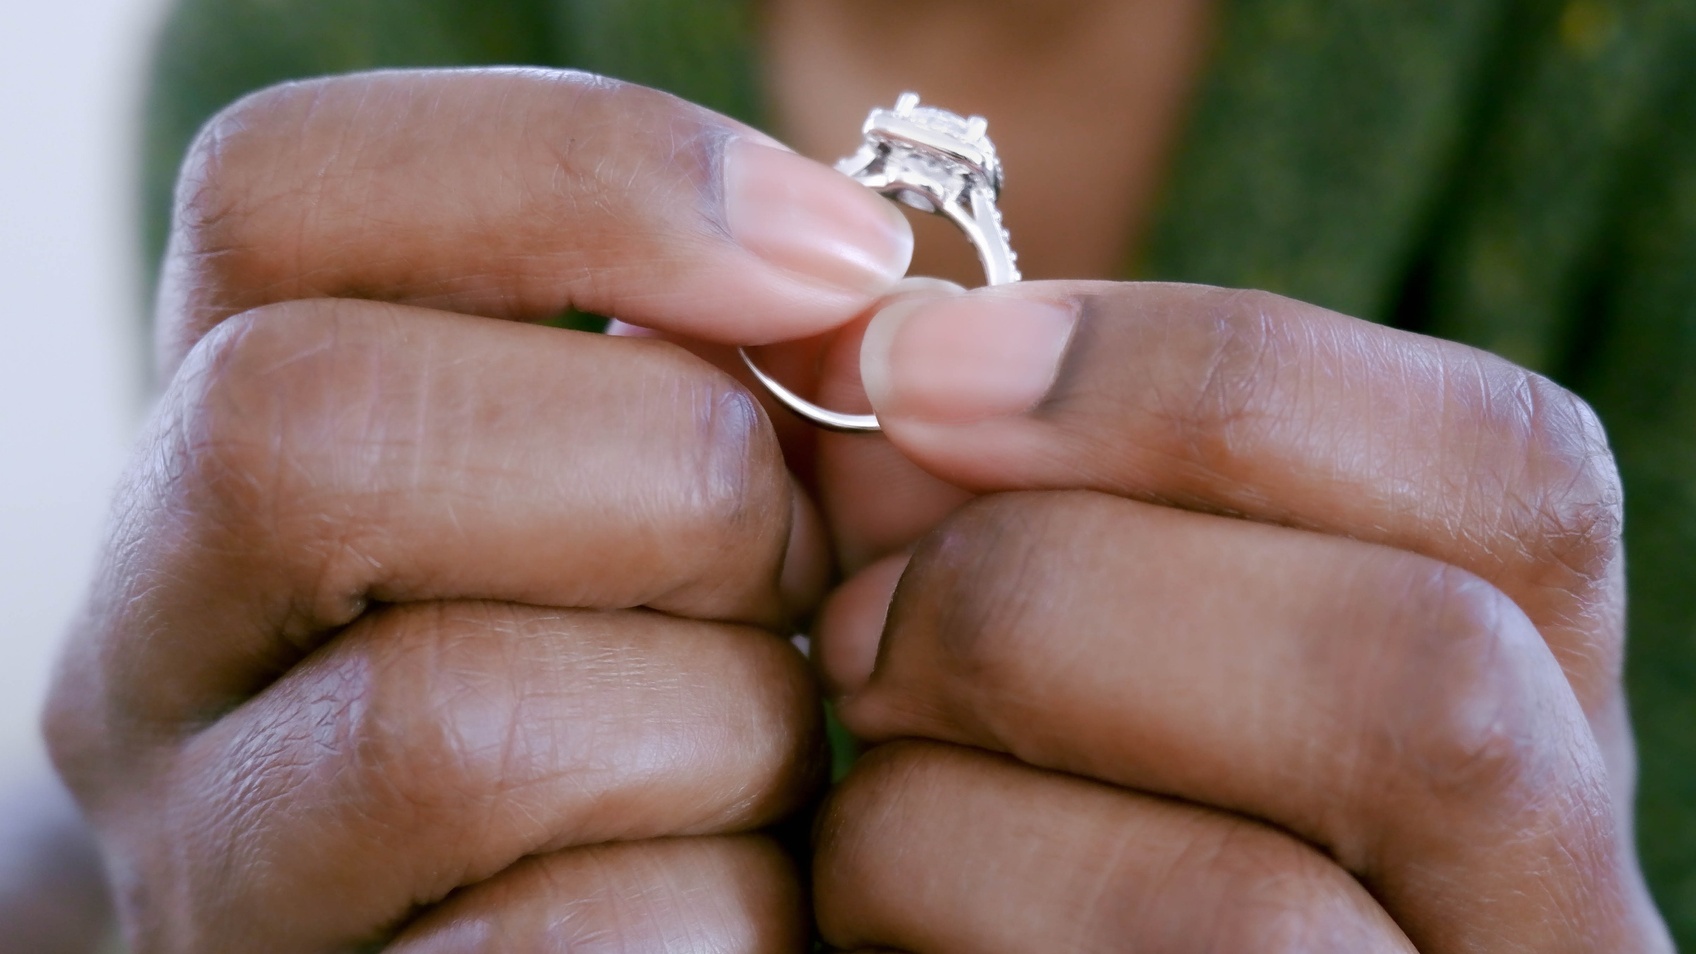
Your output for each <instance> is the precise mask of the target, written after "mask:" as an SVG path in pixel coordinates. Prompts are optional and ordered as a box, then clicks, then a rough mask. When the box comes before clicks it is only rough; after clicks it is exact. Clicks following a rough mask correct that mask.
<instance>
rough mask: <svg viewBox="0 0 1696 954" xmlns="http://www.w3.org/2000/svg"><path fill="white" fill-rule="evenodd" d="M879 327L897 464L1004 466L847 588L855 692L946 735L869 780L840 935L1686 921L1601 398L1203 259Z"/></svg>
mask: <svg viewBox="0 0 1696 954" xmlns="http://www.w3.org/2000/svg"><path fill="white" fill-rule="evenodd" d="M861 357H862V362H863V363H862V370H863V375H864V379H865V384H866V388H867V391H868V392H869V393H870V396H871V399H872V404H873V405H874V406H875V407H876V409H877V412H878V414H879V415H880V417H881V419H882V421H883V424H884V428H885V433H886V435H887V437H888V439H889V442H890V443H891V444H892V445H893V446H894V448H898V449H899V451H900V452H901V453H903V454H904V455H906V456H907V457H908V458H910V459H911V460H912V461H914V462H916V463H917V465H918V466H919V467H920V468H922V469H923V471H924V472H926V473H928V475H930V476H929V477H924V476H923V475H921V474H920V473H919V471H918V470H916V469H915V470H913V471H911V472H910V473H905V474H904V475H902V476H899V477H891V478H889V479H888V480H886V481H885V486H890V485H894V484H897V483H900V482H902V481H906V482H908V483H917V482H919V481H921V480H923V479H931V480H936V479H940V480H941V481H946V482H948V483H950V484H953V485H955V486H958V487H960V488H964V489H965V490H967V491H970V492H974V493H983V494H990V496H985V497H983V498H981V499H979V500H977V501H975V502H973V503H971V504H969V505H967V506H965V507H964V508H962V509H960V510H959V511H958V512H957V513H954V514H953V515H951V516H948V517H946V518H943V519H941V522H940V525H939V526H937V527H936V528H935V529H934V530H931V531H930V532H929V533H928V534H926V535H924V536H923V538H922V540H920V541H919V542H918V544H917V546H916V548H915V549H914V550H913V551H912V552H911V555H910V557H909V556H908V555H907V554H906V553H905V552H903V551H902V550H901V548H900V547H899V546H897V545H896V544H898V543H899V541H900V540H901V538H902V535H903V533H905V534H906V535H907V536H908V537H909V538H912V537H917V536H919V535H920V534H921V533H923V532H924V531H925V529H926V527H927V525H928V523H929V522H931V521H935V520H937V519H939V518H941V513H940V511H939V512H934V513H931V514H928V515H927V514H921V513H917V512H915V513H911V514H909V515H908V523H907V525H906V526H905V528H902V527H899V526H895V525H889V526H887V527H885V528H884V530H883V531H880V540H881V541H882V544H881V550H880V549H879V548H878V547H876V546H868V551H867V553H866V554H865V557H864V559H865V560H866V561H868V562H869V565H868V566H867V567H866V568H865V569H864V570H862V571H861V572H860V573H859V574H858V575H857V576H855V577H854V578H852V579H850V580H849V581H848V582H847V583H846V584H845V585H844V586H843V587H842V588H841V590H840V591H839V592H838V593H837V594H836V595H834V596H833V597H832V599H831V601H830V603H829V604H828V605H827V607H826V609H825V611H824V613H823V615H822V617H821V619H820V623H819V625H818V629H817V634H816V635H817V640H816V643H815V647H816V653H817V656H818V658H819V659H820V660H821V662H822V664H823V667H824V674H825V677H826V680H827V682H828V683H829V686H830V689H831V691H832V692H833V693H834V694H835V695H836V696H837V697H838V698H839V700H840V708H839V710H838V711H839V712H840V714H841V717H842V719H843V721H844V722H845V724H846V725H847V726H848V727H849V728H850V729H851V730H852V731H854V732H855V733H856V734H858V735H860V736H862V737H864V738H866V739H868V740H871V741H873V742H882V741H886V740H897V739H908V740H934V741H902V742H894V743H892V744H889V745H885V746H882V747H880V748H877V749H874V750H873V751H872V752H871V753H870V754H869V755H867V756H866V757H865V758H863V759H862V760H861V761H860V762H859V763H858V764H856V766H855V768H854V770H853V772H852V773H851V775H850V776H849V778H848V780H847V781H846V783H845V784H844V786H843V787H842V788H841V789H839V790H838V791H837V792H836V793H835V795H834V796H833V798H832V800H831V803H830V807H829V809H828V811H827V815H826V818H825V820H824V821H823V822H822V823H821V826H820V841H819V846H818V854H817V857H816V859H815V883H816V888H817V895H816V898H817V901H816V903H817V907H818V916H819V921H820V927H821V930H822V932H823V934H824V937H825V939H826V940H827V941H828V942H829V943H830V944H832V945H833V946H835V947H839V948H843V949H847V950H859V949H868V948H878V949H880V950H882V949H899V950H905V951H914V952H928V951H944V950H970V951H975V952H983V954H995V952H1003V951H1005V952H1025V951H1031V950H1045V951H1069V950H1080V951H1082V950H1107V949H1111V950H1208V951H1218V952H1236V951H1242V952H1264V951H1274V950H1275V951H1282V950H1300V951H1310V952H1311V951H1338V952H1343V951H1348V952H1362V951H1386V952H1390V951H1404V952H1405V951H1413V950H1416V949H1417V950H1419V951H1423V952H1426V954H1461V952H1468V954H1474V952H1476V954H1484V952H1489V954H1506V952H1552V951H1598V952H1601V951H1607V952H1624V951H1633V952H1636V951H1671V944H1670V942H1669V940H1668V938H1667V935H1666V933H1665V929H1664V927H1663V926H1662V924H1661V922H1660V919H1659V917H1658V916H1657V915H1656V913H1655V912H1654V910H1653V908H1652V906H1651V904H1650V902H1649V900H1648V896H1647V893H1646V891H1645V889H1644V886H1643V884H1642V881H1641V878H1640V875H1639V872H1638V868H1637V864H1636V860H1635V857H1634V853H1633V848H1632V835H1631V829H1632V826H1631V817H1630V816H1631V790H1632V773H1633V759H1632V750H1631V740H1630V736H1629V729H1628V725H1627V721H1626V718H1625V709H1624V700H1623V696H1622V692H1621V688H1620V682H1619V676H1620V665H1621V656H1622V646H1623V635H1622V631H1623V567H1622V562H1621V561H1622V556H1621V547H1620V491H1619V486H1618V482H1617V477H1616V475H1615V470H1614V466H1613V462H1612V459H1611V456H1610V454H1609V452H1608V448H1607V444H1606V441H1605V438H1604V436H1603V434H1602V431H1601V428H1600V427H1599V425H1598V424H1597V422H1596V420H1595V418H1594V416H1593V415H1592V413H1591V412H1590V411H1589V409H1588V408H1587V407H1586V406H1585V405H1584V404H1583V403H1582V402H1581V401H1580V400H1578V399H1577V398H1576V397H1574V396H1573V395H1571V394H1569V393H1567V392H1565V391H1563V390H1561V389H1560V388H1558V387H1556V386H1555V385H1553V384H1551V383H1550V382H1548V381H1546V380H1544V379H1541V378H1539V377H1537V376H1535V375H1533V374H1530V373H1528V372H1526V371H1524V370H1522V369H1519V368H1516V367H1514V366H1512V365H1510V364H1508V363H1506V362H1504V361H1501V360H1499V359H1496V358H1493V357H1491V356H1489V355H1486V354H1483V353H1480V352H1477V351H1473V350H1471V349H1468V348H1465V347H1461V346H1458V345H1454V344H1449V343H1445V342H1440V341H1435V340H1431V339H1427V338H1423V337H1420V336H1416V335H1411V334H1407V333H1403V332H1398V331H1394V330H1390V329H1386V328H1382V327H1378V326H1374V325H1371V324H1367V323H1364V322H1360V321H1355V320H1353V319H1349V318H1346V317H1343V316H1340V315H1336V314H1333V313H1329V312H1326V311H1323V310H1321V309H1318V308H1314V307H1311V306H1307V305H1303V304H1300V303H1297V302H1293V301H1288V300H1284V299H1280V298H1277V297H1274V296H1271V295H1266V294H1261V293H1254V292H1231V291H1223V290H1218V289H1209V288H1200V287H1187V286H1172V285H1116V284H1100V283H1072V284H1063V283H1053V284H1038V283H1033V284H1029V285H1025V286H1018V287H1009V288H1003V289H993V290H987V291H980V292H975V293H971V294H968V295H965V296H963V297H949V296H941V297H937V296H935V295H933V296H932V297H931V298H929V299H914V300H909V301H906V302H903V303H900V304H897V305H895V306H893V307H891V308H889V309H887V310H885V311H884V312H883V313H882V314H880V315H879V316H878V317H877V318H875V319H874V320H873V321H872V322H871V324H870V327H869V329H868V330H867V331H866V333H865V340H864V344H863V347H862V354H861ZM839 363H840V362H839ZM838 372H840V367H839V368H838ZM843 378H844V375H842V374H840V373H838V374H837V380H838V381H840V380H842V379H843ZM886 450H887V448H884V447H881V446H879V445H877V444H876V443H875V442H870V441H864V440H863V439H862V443H861V444H860V445H859V446H858V448H857V449H856V447H855V446H853V445H850V444H849V443H847V442H846V439H844V442H843V443H840V444H838V445H836V450H835V451H834V453H837V454H839V455H841V456H843V457H844V458H846V459H856V455H857V458H858V459H872V458H874V457H876V456H879V455H883V454H884V453H885V452H886ZM832 496H833V495H832V494H831V493H830V492H829V491H828V489H827V491H826V493H825V499H831V498H832ZM834 496H835V497H836V498H837V499H841V498H843V497H844V496H845V493H838V494H835V495H834ZM850 499H852V498H850ZM863 505H864V504H862V503H855V504H854V506H863ZM838 519H840V515H838ZM885 554H891V555H885Z"/></svg>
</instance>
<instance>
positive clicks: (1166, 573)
mask: <svg viewBox="0 0 1696 954" xmlns="http://www.w3.org/2000/svg"><path fill="white" fill-rule="evenodd" d="M857 592H858V593H862V594H863V593H864V591H863V590H858V589H856V588H854V587H852V585H851V586H850V587H846V588H845V589H844V593H846V594H849V595H853V594H855V593H857ZM888 605H889V612H888V618H887V621H886V622H885V624H884V627H883V635H882V644H881V646H880V647H879V648H878V650H877V655H876V667H875V669H874V670H873V671H872V672H871V674H870V677H869V681H868V680H867V679H866V676H865V674H863V673H860V674H856V673H851V672H837V673H834V674H833V675H832V676H831V677H830V679H828V680H827V682H833V683H835V684H838V685H848V686H855V685H862V686H863V687H862V688H859V689H858V690H852V689H851V690H850V694H849V695H848V697H847V698H846V700H845V701H843V702H842V703H841V704H840V705H839V706H838V709H837V712H838V714H839V715H840V717H841V718H842V720H843V722H844V724H845V725H846V726H847V727H848V728H849V729H850V730H851V731H853V732H854V733H855V734H856V735H859V736H861V737H863V738H866V739H869V740H873V741H876V740H880V739H890V738H899V737H910V736H920V737H926V738H934V739H940V740H945V741H952V742H958V743H962V744H966V745H973V746H979V747H982V748H988V749H993V750H996V751H1002V752H1007V753H1010V754H1012V755H1014V756H1016V757H1017V758H1019V759H1020V760H1022V761H1024V762H1028V763H1030V764H1033V765H1037V766H1043V767H1046V768H1051V769H1057V770H1060V771H1065V772H1072V773H1076V774H1079V775H1084V776H1087V777H1090V778H1095V779H1100V780H1103V781H1106V782H1110V783H1113V784H1116V785H1121V786H1125V787H1128V788H1134V789H1138V790H1143V791H1148V792H1153V793H1157V794H1162V795H1169V796H1174V797H1178V798H1182V799H1185V800H1188V801H1193V802H1197V803H1201V804H1206V805H1211V806H1216V807H1219V808H1222V809H1225V810H1227V811H1232V812H1238V813H1241V814H1244V815H1247V816H1251V817H1255V818H1259V819H1264V820H1266V821H1268V822H1270V823H1272V824H1275V825H1277V826H1279V827H1281V828H1284V829H1286V830H1288V831H1290V832H1293V833H1295V834H1296V835H1298V836H1300V837H1301V838H1303V839H1305V840H1307V841H1309V842H1311V843H1313V844H1316V845H1318V846H1320V847H1321V848H1322V849H1324V850H1325V852H1326V853H1327V854H1329V855H1330V856H1331V857H1333V858H1336V859H1337V860H1338V862H1339V863H1341V864H1342V865H1343V866H1344V867H1346V868H1347V869H1348V870H1349V871H1351V872H1353V873H1355V874H1356V875H1358V876H1359V877H1360V878H1361V879H1362V880H1363V881H1364V883H1365V884H1366V885H1367V886H1368V887H1369V888H1370V889H1371V890H1372V891H1373V893H1374V895H1375V896H1376V897H1377V898H1379V899H1380V901H1382V903H1383V904H1384V906H1385V907H1386V908H1387V909H1388V910H1389V911H1390V913H1391V914H1392V915H1393V916H1394V917H1395V918H1396V921H1397V923H1398V924H1400V925H1401V926H1402V927H1403V929H1404V930H1406V931H1407V933H1408V935H1409V936H1410V937H1411V938H1412V939H1413V940H1414V942H1415V943H1416V944H1417V945H1418V946H1419V948H1420V950H1425V951H1473V950H1490V951H1502V952H1506V951H1543V950H1559V949H1565V946H1567V945H1570V944H1572V943H1578V942H1581V941H1582V942H1587V943H1589V944H1591V945H1592V946H1593V948H1594V949H1596V950H1639V949H1641V950H1648V949H1652V947H1651V946H1650V945H1648V944H1647V943H1646V938H1644V937H1642V936H1636V935H1635V934H1633V932H1634V931H1636V930H1640V929H1641V925H1643V924H1647V923H1653V919H1648V920H1641V919H1637V918H1636V917H1635V914H1636V913H1637V912H1639V911H1641V910H1642V907H1641V906H1642V905H1644V904H1646V900H1647V899H1646V896H1645V895H1644V894H1643V893H1642V890H1641V884H1640V882H1639V881H1638V880H1637V877H1636V875H1635V874H1634V872H1635V865H1634V863H1633V859H1632V858H1631V849H1630V841H1629V836H1628V834H1627V833H1624V832H1620V831H1617V830H1616V829H1615V827H1614V825H1615V823H1614V819H1616V818H1618V817H1619V814H1620V813H1619V812H1618V811H1616V809H1617V807H1618V806H1616V805H1614V803H1613V801H1612V798H1613V796H1612V794H1611V792H1610V790H1609V787H1608V774H1607V770H1606V768H1605V766H1604V765H1603V764H1602V762H1601V755H1600V752H1599V750H1598V747H1597V743H1596V740H1595V739H1594V738H1593V736H1592V735H1591V733H1590V731H1589V728H1588V726H1587V725H1586V724H1585V722H1584V720H1583V713H1582V711H1581V710H1580V708H1579V706H1578V703H1577V700H1576V699H1575V698H1574V697H1573V695H1572V690H1571V688H1570V687H1569V686H1568V684H1567V683H1566V681H1565V679H1564V677H1563V676H1562V674H1561V672H1560V669H1559V667H1558V665H1557V664H1556V662H1555V660H1554V657H1553V655H1552V654H1551V653H1550V651H1549V649H1548V647H1547V646H1546V645H1545V644H1544V643H1543V641H1542V640H1541V638H1540V637H1539V636H1538V634H1537V632H1536V630H1535V629H1534V628H1533V627H1532V625H1531V624H1530V621H1529V620H1528V619H1526V617H1525V616H1524V614H1523V613H1521V612H1520V611H1519V609H1518V608H1517V607H1516V606H1514V604H1513V603H1512V602H1511V601H1510V600H1508V599H1507V598H1506V597H1505V596H1504V595H1502V594H1501V593H1500V592H1499V591H1498V590H1496V589H1495V588H1493V587H1491V586H1489V585H1488V584H1486V583H1484V582H1483V581H1482V580H1480V579H1478V578H1477V577H1474V576H1472V575H1471V574H1468V573H1466V572H1464V571H1461V570H1457V569H1455V568H1453V567H1450V566H1448V565H1446V564H1442V563H1438V562H1436V561H1433V560H1430V559H1429V558H1426V557H1420V556H1417V555H1414V554H1410V553H1407V552H1405V551H1399V550H1393V549H1390V548H1386V547H1381V546H1378V545H1374V544H1367V543H1363V542H1360V541H1352V540H1345V539H1339V538H1334V537H1327V536H1322V535H1319V534H1311V533H1306V532H1302V531H1296V530H1291V529H1288V528H1282V527H1272V526H1265V525H1258V524H1252V523H1247V522H1244V521H1240V520H1232V519H1227V518H1223V517H1218V516H1212V515H1205V514H1196V513H1190V512H1186V511H1182V510H1176V509H1171V508H1165V507H1157V506H1150V505H1147V504H1141V503H1137V502H1134V501H1127V500H1123V499H1120V498H1115V497H1111V496H1107V495H1102V494H1095V493H1087V492H1068V493H1044V494H1008V495H997V496H994V497H987V498H984V499H982V500H980V501H978V502H975V503H974V504H972V505H970V506H969V507H967V508H966V509H965V510H963V511H962V512H961V513H960V514H959V515H958V516H957V517H955V518H954V519H952V520H950V521H949V522H948V523H947V524H945V525H944V526H943V527H942V528H940V529H939V530H938V531H937V532H936V533H935V534H934V535H933V536H931V537H929V538H927V540H926V541H925V542H924V544H923V545H921V547H920V548H919V550H918V552H916V553H915V554H914V556H913V558H912V561H911V563H910V565H909V566H908V568H907V570H906V572H905V574H904V575H903V577H902V579H901V582H900V585H899V588H898V589H897V591H896V594H895V598H894V602H893V603H892V604H888ZM870 615H871V614H870V613H869V612H867V611H865V610H860V611H851V610H844V609H840V608H834V607H833V608H831V609H827V611H826V612H825V613H823V614H822V615H821V617H820V619H821V621H822V622H823V624H824V625H825V626H827V627H828V626H833V625H839V624H846V625H847V626H859V627H863V626H864V624H865V621H866V620H867V619H868V618H870ZM817 635H818V642H819V643H820V644H821V645H820V649H819V651H818V653H817V656H818V658H819V659H821V660H823V661H824V662H825V664H826V665H830V664H831V663H832V662H833V661H837V662H840V661H842V660H852V659H855V658H863V657H864V655H866V654H865V652H864V651H863V650H860V651H844V650H843V649H842V648H841V647H832V646H831V645H830V644H831V643H832V642H835V641H844V640H847V641H852V640H856V639H858V640H864V639H866V638H867V637H868V635H870V636H871V638H872V639H874V640H875V639H876V636H875V630H874V631H873V633H872V634H868V632H867V631H866V629H864V628H860V629H857V630H848V629H847V628H846V627H845V628H844V629H836V630H831V631H821V632H819V633H818V634H817ZM1503 937H1511V938H1513V941H1512V943H1511V944H1508V945H1505V946H1504V945H1503V944H1502V943H1501V940H1500V939H1501V938H1503Z"/></svg>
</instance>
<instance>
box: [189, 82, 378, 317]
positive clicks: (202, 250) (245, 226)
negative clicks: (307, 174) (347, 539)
mask: <svg viewBox="0 0 1696 954" xmlns="http://www.w3.org/2000/svg"><path fill="white" fill-rule="evenodd" d="M338 82H342V83H345V82H348V80H345V79H344V80H336V79H323V80H305V81H299V82H292V83H283V84H281V85H277V86H272V87H269V88H266V89H262V90H259V91H257V92H254V93H250V94H248V95H247V96H245V97H243V98H241V99H239V100H237V101H236V102H234V103H232V104H230V105H229V106H226V107H225V108H224V109H223V110H221V111H219V112H218V113H217V114H216V115H214V116H213V117H212V118H211V119H210V120H208V121H207V122H206V124H205V125H204V126H203V127H201V130H200V132H199V133H198V134H197V135H196V136H195V138H194V141H193V142H192V143H191V144H190V146H189V149H188V152H187V154H186V156H185V159H184V162H183V165H182V169H181V172H180V173H179V175H178V179H177V188H176V201H175V223H174V228H173V231H174V233H175V237H176V238H175V240H176V242H177V248H176V252H177V254H178V255H179V256H181V257H184V258H186V259H187V261H186V262H185V264H186V265H188V267H190V268H191V269H193V270H194V271H196V272H207V271H210V272H211V273H213V274H215V275H223V276H227V279H228V283H229V284H231V285H234V286H237V287H252V286H254V285H256V284H258V285H264V284H267V283H269V282H270V281H272V280H274V278H275V276H271V275H267V274H264V271H263V267H262V266H263V262H262V260H261V259H260V258H259V257H258V256H257V255H256V254H255V253H256V250H257V249H258V248H259V247H260V246H262V245H263V242H262V241H261V240H260V236H261V235H262V234H264V232H265V231H266V230H267V228H268V226H266V225H265V224H264V223H261V222H258V221H256V219H255V215H254V212H255V211H256V210H258V209H259V208H261V207H263V206H264V205H265V204H266V203H268V202H269V201H272V200H273V199H274V198H275V197H274V196H269V195H268V194H267V193H266V192H265V189H264V188H263V186H264V184H265V183H268V182H270V181H271V180H272V179H273V178H274V177H271V176H267V175H266V174H265V170H267V169H275V168H278V167H279V166H281V165H282V164H285V163H287V162H289V161H290V160H291V156H292V146H293V145H295V144H297V143H298V142H300V140H301V138H302V137H301V135H300V133H301V132H302V131H303V130H304V129H305V127H306V125H307V124H308V123H309V122H310V121H311V118H312V117H313V115H314V114H315V112H316V108H317V106H318V104H319V103H320V102H321V101H322V99H323V96H324V93H325V91H326V89H327V88H328V87H330V86H331V85H332V84H335V83H338Z"/></svg>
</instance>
